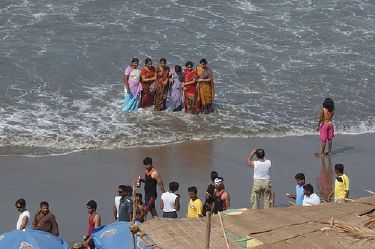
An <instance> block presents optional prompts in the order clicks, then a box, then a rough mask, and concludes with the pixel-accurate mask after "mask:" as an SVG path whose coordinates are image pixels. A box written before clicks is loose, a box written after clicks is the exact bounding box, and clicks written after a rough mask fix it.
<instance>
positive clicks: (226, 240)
mask: <svg viewBox="0 0 375 249" xmlns="http://www.w3.org/2000/svg"><path fill="white" fill-rule="evenodd" d="M218 214H219V218H220V224H221V230H222V231H223V234H224V239H225V243H226V245H227V249H230V247H229V243H228V238H227V235H226V234H225V229H224V224H223V218H222V217H221V212H218Z"/></svg>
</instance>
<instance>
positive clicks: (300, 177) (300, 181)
mask: <svg viewBox="0 0 375 249" xmlns="http://www.w3.org/2000/svg"><path fill="white" fill-rule="evenodd" d="M294 178H295V179H296V182H297V185H296V193H295V194H287V196H288V197H289V198H291V199H294V200H296V206H302V204H303V198H304V196H305V194H304V192H303V185H305V175H304V174H303V173H298V174H297V175H296V176H295V177H294Z"/></svg>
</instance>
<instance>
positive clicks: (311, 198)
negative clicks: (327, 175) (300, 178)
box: [302, 183, 320, 206]
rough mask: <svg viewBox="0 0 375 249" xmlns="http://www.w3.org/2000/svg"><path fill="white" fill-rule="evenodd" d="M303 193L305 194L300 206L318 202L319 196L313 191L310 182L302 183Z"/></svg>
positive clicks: (317, 203)
mask: <svg viewBox="0 0 375 249" xmlns="http://www.w3.org/2000/svg"><path fill="white" fill-rule="evenodd" d="M303 193H304V194H305V196H304V197H303V203H302V206H315V205H319V204H320V198H319V196H318V195H317V194H315V193H314V188H313V186H312V185H311V184H310V183H308V184H305V185H303Z"/></svg>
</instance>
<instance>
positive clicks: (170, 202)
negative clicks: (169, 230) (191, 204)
mask: <svg viewBox="0 0 375 249" xmlns="http://www.w3.org/2000/svg"><path fill="white" fill-rule="evenodd" d="M179 186H180V185H179V184H178V183H177V182H170V183H169V191H167V192H165V193H163V194H162V195H161V198H160V208H161V209H162V210H163V218H172V219H175V218H177V211H179V210H180V195H179V194H176V192H177V191H178V188H179Z"/></svg>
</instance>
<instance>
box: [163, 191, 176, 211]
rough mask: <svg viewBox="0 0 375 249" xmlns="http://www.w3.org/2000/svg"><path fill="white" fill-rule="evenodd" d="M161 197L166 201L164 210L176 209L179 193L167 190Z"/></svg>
mask: <svg viewBox="0 0 375 249" xmlns="http://www.w3.org/2000/svg"><path fill="white" fill-rule="evenodd" d="M160 198H161V199H162V200H163V203H164V208H163V211H164V212H174V211H176V206H175V203H176V198H177V195H176V194H175V193H171V192H168V191H167V192H165V193H163V194H162V195H161V197H160Z"/></svg>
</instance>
